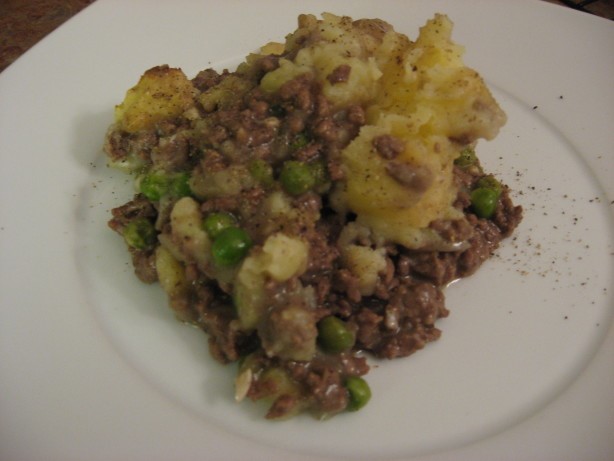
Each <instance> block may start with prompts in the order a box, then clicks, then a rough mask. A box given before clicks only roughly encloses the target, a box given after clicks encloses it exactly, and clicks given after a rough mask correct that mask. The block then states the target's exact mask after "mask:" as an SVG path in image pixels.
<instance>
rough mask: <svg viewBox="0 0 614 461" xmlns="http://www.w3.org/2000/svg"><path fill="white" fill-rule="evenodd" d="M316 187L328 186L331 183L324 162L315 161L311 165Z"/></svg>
mask: <svg viewBox="0 0 614 461" xmlns="http://www.w3.org/2000/svg"><path fill="white" fill-rule="evenodd" d="M309 167H310V168H311V173H312V174H313V177H314V181H315V184H316V185H322V184H326V183H327V182H328V181H329V177H328V169H327V168H326V163H324V162H323V161H320V160H318V161H315V162H312V163H310V164H309Z"/></svg>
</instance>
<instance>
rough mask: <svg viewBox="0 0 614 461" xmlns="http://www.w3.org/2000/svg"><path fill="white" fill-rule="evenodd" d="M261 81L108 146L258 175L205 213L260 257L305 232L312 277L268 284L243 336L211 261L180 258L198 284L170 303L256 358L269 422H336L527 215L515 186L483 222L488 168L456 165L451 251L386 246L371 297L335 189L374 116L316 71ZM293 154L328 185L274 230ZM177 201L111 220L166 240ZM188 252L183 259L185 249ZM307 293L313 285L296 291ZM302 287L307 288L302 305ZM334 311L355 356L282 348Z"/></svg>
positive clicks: (180, 166)
mask: <svg viewBox="0 0 614 461" xmlns="http://www.w3.org/2000/svg"><path fill="white" fill-rule="evenodd" d="M368 24H370V26H369V27H370V29H369V30H370V33H372V34H375V35H378V34H381V33H382V30H381V29H380V28H379V27H375V26H374V24H373V23H368ZM365 27H366V23H365ZM278 61H279V60H278V58H277V57H274V56H267V57H264V58H262V59H261V60H260V61H259V63H258V65H257V66H256V68H255V70H254V72H255V75H254V76H252V78H254V79H258V78H260V76H262V75H263V74H264V73H265V72H268V71H270V70H272V69H275V68H277V66H278V65H279V62H278ZM350 72H351V68H350V67H349V66H339V67H337V68H335V69H334V70H333V71H332V72H331V73H330V75H329V76H328V81H329V82H330V83H331V84H335V85H338V84H342V83H344V82H346V81H347V80H348V79H349V76H350ZM229 76H230V74H228V73H226V72H225V73H221V74H220V73H217V72H215V71H213V70H210V69H209V70H205V71H202V72H200V73H199V74H198V75H197V76H196V77H195V78H194V79H193V80H192V84H193V86H194V88H195V89H196V90H197V91H199V92H205V91H208V90H209V89H211V88H213V87H214V86H215V85H218V84H219V83H220V82H222V81H223V80H224V79H226V78H229ZM255 83H256V82H255V81H254V82H251V86H249V88H248V89H247V90H245V91H244V92H243V93H238V94H237V95H235V97H233V98H231V99H230V100H228V101H225V102H224V105H223V107H217V108H215V109H212V110H209V109H207V110H205V108H204V107H200V106H199V107H196V112H197V113H198V114H199V115H198V117H197V118H196V120H192V119H188V118H181V117H179V118H177V119H173V120H166V121H164V122H163V123H160V124H159V125H158V126H156V127H155V128H154V129H151V130H143V131H140V132H137V133H131V134H129V133H125V132H123V131H121V130H117V129H115V130H114V129H112V130H111V131H110V132H109V134H108V135H107V140H106V144H105V149H106V151H107V153H108V155H109V157H110V158H111V159H112V160H114V161H122V160H126V159H129V158H130V157H131V156H133V157H136V158H138V159H140V161H142V162H143V164H144V165H146V168H149V167H150V168H152V169H155V170H156V171H164V172H167V173H169V174H175V173H182V172H190V173H191V174H192V176H196V177H203V178H206V181H208V183H207V185H208V186H209V185H210V183H214V182H215V180H217V179H215V180H214V179H211V178H215V175H216V174H218V173H219V174H222V175H223V174H224V173H225V172H227V171H228V169H229V167H232V166H234V167H236V166H239V167H241V168H243V169H242V170H241V171H244V172H245V171H248V172H250V173H249V174H252V175H253V177H250V178H248V180H247V182H245V184H242V185H241V187H239V188H238V189H237V190H234V192H233V193H230V194H229V193H219V194H216V193H215V189H211V190H213V192H211V193H210V196H206V197H204V198H203V197H201V198H200V200H199V204H198V206H199V210H200V213H202V215H203V216H207V215H209V214H211V213H213V212H224V213H229V214H230V215H232V216H233V217H235V218H236V219H237V221H238V222H239V223H240V226H241V227H242V228H243V229H244V230H245V231H246V232H247V233H248V235H249V236H250V238H251V239H252V241H253V245H254V249H260V248H261V247H262V245H264V242H265V240H266V238H267V237H268V236H269V235H270V234H271V233H272V232H274V231H281V230H283V232H286V233H288V234H290V235H295V236H300V238H301V239H302V240H304V241H305V242H307V243H308V248H309V257H308V265H307V267H306V270H305V271H304V272H303V273H302V274H301V275H300V277H298V278H293V279H290V280H287V281H284V282H278V281H275V280H273V279H272V278H267V279H266V280H265V282H264V283H265V285H266V294H267V300H268V304H267V307H266V309H267V311H266V316H265V318H264V320H261V321H260V323H259V324H258V325H257V326H256V328H255V329H254V330H252V331H243V330H242V328H241V325H240V322H239V320H238V318H237V313H236V311H235V308H234V307H233V300H232V299H231V296H230V295H229V290H228V286H229V282H228V281H226V282H225V283H224V285H223V287H222V283H221V282H220V283H219V284H218V283H217V282H216V281H215V280H212V279H211V278H210V277H209V275H208V274H209V273H210V270H211V268H210V267H202V266H201V265H200V264H202V263H200V264H199V263H197V262H195V261H197V259H196V258H192V257H186V258H184V259H183V260H181V264H182V265H183V268H184V275H185V278H186V281H187V285H186V286H187V288H185V290H184V291H182V292H181V293H179V294H175V295H173V296H171V298H170V305H171V307H172V308H173V310H174V311H175V313H176V315H177V317H178V318H179V319H181V320H183V321H186V322H190V323H192V324H195V325H197V326H198V327H200V328H201V329H202V330H203V331H205V332H206V333H207V334H208V338H209V339H208V341H209V349H210V352H211V355H212V356H213V357H214V358H215V359H216V360H218V361H220V362H222V363H229V362H235V361H239V360H240V359H241V360H243V361H248V362H249V373H251V374H252V375H253V376H252V375H247V377H246V378H245V379H248V378H249V380H250V381H249V387H248V388H246V389H244V391H245V392H244V394H245V395H246V396H247V397H249V398H251V399H254V400H259V399H261V398H264V397H267V398H270V399H272V401H273V403H272V405H271V407H270V409H269V411H268V414H267V417H269V418H278V417H283V416H288V415H291V414H293V413H294V412H296V411H299V410H300V409H303V408H306V407H307V408H311V409H312V410H314V411H315V412H316V413H317V414H319V415H329V414H335V413H337V412H339V411H342V410H344V409H345V408H346V407H347V406H348V399H349V395H348V391H347V389H346V387H345V385H344V383H345V380H346V379H348V377H359V376H362V375H364V374H366V373H367V371H368V369H369V367H368V365H367V362H366V358H365V355H364V354H365V353H367V354H370V355H372V356H375V357H378V358H385V359H393V358H398V357H405V356H408V355H410V354H413V353H414V352H416V351H417V350H419V349H422V348H423V347H424V346H425V345H426V344H427V343H429V342H431V341H434V340H436V339H438V338H439V337H440V335H441V331H440V330H439V329H438V328H437V327H436V326H435V325H436V322H437V320H438V319H439V318H443V317H446V316H448V314H449V311H448V309H447V308H446V306H445V298H444V294H443V289H444V288H445V286H446V285H447V284H449V283H450V282H451V281H453V280H456V279H458V278H461V277H466V276H468V275H471V274H472V273H474V272H475V271H476V270H477V269H478V267H479V266H480V265H481V264H482V263H483V262H484V261H485V260H487V259H488V258H489V257H490V256H491V255H492V253H493V252H494V251H495V250H496V248H497V247H498V245H499V244H500V242H501V240H502V239H503V238H505V237H507V236H509V235H510V233H511V232H512V231H513V230H514V229H515V228H516V227H517V226H518V224H519V222H520V220H521V219H522V209H521V208H520V207H518V206H515V205H514V204H513V203H512V200H511V198H510V194H509V190H508V189H507V187H505V186H503V187H502V191H501V195H500V198H499V200H498V203H497V207H496V210H495V213H494V215H493V216H492V217H491V218H489V219H485V218H479V217H478V216H476V214H475V213H474V212H473V210H472V208H471V198H470V191H471V190H472V189H473V188H474V187H475V184H476V183H477V181H479V180H480V179H481V178H482V177H483V176H484V173H483V172H482V170H481V168H480V167H479V165H477V166H476V167H475V168H470V169H463V168H459V167H455V169H454V181H455V184H456V186H457V188H458V196H457V197H456V200H455V203H454V206H455V207H456V208H457V209H458V210H460V211H462V217H461V218H459V219H455V220H440V221H434V222H432V223H431V225H430V230H431V231H433V233H434V234H436V235H437V236H439V237H440V239H441V247H442V248H443V250H442V248H440V249H439V250H435V249H432V248H423V249H420V250H411V249H408V248H405V247H402V246H399V245H394V244H392V243H390V242H387V243H385V246H384V247H381V246H380V247H379V248H384V250H385V269H384V270H383V271H381V272H380V273H379V274H378V280H377V282H376V285H375V289H374V290H373V291H372V292H371V291H369V293H370V294H368V295H366V294H364V293H365V292H363V291H361V282H360V280H359V278H358V277H357V276H356V275H355V274H353V273H352V272H351V271H350V270H349V269H348V268H346V267H343V265H342V264H341V257H340V255H341V254H342V251H341V250H342V248H340V247H339V244H338V241H339V236H340V233H341V231H342V229H343V228H344V226H346V225H347V224H348V223H351V222H352V221H354V220H355V219H356V216H355V215H353V214H352V213H349V212H348V213H347V214H343V213H338V212H337V211H335V210H333V208H332V206H331V204H330V203H328V196H327V192H328V189H326V188H327V187H330V184H328V183H330V181H340V180H342V179H343V178H344V177H345V174H346V173H345V171H344V170H343V168H342V166H341V162H340V155H341V154H340V152H341V151H342V150H343V148H344V147H346V146H347V145H348V143H349V142H350V141H351V140H352V139H354V138H355V137H356V135H357V134H358V132H359V130H360V127H361V126H362V125H364V124H365V120H366V114H365V110H364V108H363V107H361V106H360V105H351V106H349V107H341V108H334V107H333V105H332V104H331V103H330V102H329V101H328V100H327V99H326V98H325V97H324V94H323V92H322V88H321V85H319V84H318V83H316V82H315V81H314V79H313V78H312V76H311V75H310V74H309V73H306V74H302V75H299V76H298V77H296V78H293V79H291V80H289V81H288V82H286V83H285V84H283V85H282V86H281V88H280V89H279V91H278V92H276V93H272V94H265V93H264V92H262V91H261V90H259V89H258V87H257V85H256V84H255ZM456 142H465V141H464V140H461V139H457V140H456ZM373 148H374V150H375V152H377V154H378V155H379V156H380V157H381V158H382V161H385V162H387V164H388V165H389V167H388V169H387V170H386V171H387V172H388V174H389V175H390V176H391V177H392V178H393V179H394V180H395V181H397V182H398V183H400V184H402V185H404V186H405V187H408V188H411V189H413V190H414V191H417V192H420V191H424V190H425V189H427V188H428V187H429V185H430V182H431V180H432V174H431V172H430V171H428V170H425V169H424V168H423V167H416V168H414V167H413V166H411V165H409V164H407V163H403V162H399V161H398V159H397V157H399V156H400V154H402V153H403V151H404V149H405V144H404V142H402V141H401V140H399V139H397V138H395V137H393V136H390V135H382V136H378V137H376V138H375V139H374V140H373ZM288 159H292V161H298V162H301V163H303V164H305V165H308V166H310V167H315V166H318V165H319V166H320V168H321V169H322V170H323V172H322V173H321V174H322V175H323V176H324V177H325V178H324V181H322V183H321V184H316V185H315V186H314V187H313V189H312V190H309V191H307V192H304V193H300V194H298V195H296V196H294V197H292V199H291V200H290V201H289V204H287V206H289V207H290V208H291V209H292V210H293V211H294V215H293V218H292V220H291V221H284V220H283V219H280V220H279V221H275V222H271V220H270V218H268V217H267V215H266V213H263V209H264V208H263V207H265V206H266V200H267V198H268V197H269V196H270V193H271V190H274V185H272V182H273V183H274V182H275V181H276V178H278V177H279V175H280V171H281V169H282V167H283V164H284V162H285V161H287V160H288ZM395 159H396V160H395ZM255 162H261V163H260V165H261V166H262V164H263V163H264V165H265V166H266V168H268V170H266V171H265V172H264V173H263V172H260V173H259V174H260V175H261V177H260V176H259V177H258V178H257V181H256V180H254V178H256V176H257V175H255V174H253V173H251V172H252V168H253V165H254V164H255ZM256 164H257V163H256ZM267 175H268V176H267ZM220 177H223V176H220ZM223 178H224V179H223V180H219V181H220V184H218V187H219V188H221V190H225V189H224V187H226V186H227V184H226V182H227V181H231V180H232V178H230V179H229V178H228V177H223ZM327 184H328V185H327ZM207 190H208V191H209V189H207ZM207 193H208V194H209V192H207ZM177 198H178V197H171V199H170V200H168V201H166V202H163V201H154V200H150V199H147V198H146V197H145V196H143V195H142V194H137V195H136V196H135V198H134V199H133V200H131V201H130V202H128V203H126V204H125V205H123V206H120V207H118V208H116V209H114V210H113V211H112V214H113V217H112V219H111V220H110V222H109V226H110V227H111V228H112V229H113V230H115V231H116V232H118V233H120V234H123V232H124V231H125V229H126V226H128V225H129V224H130V223H131V222H132V221H134V220H137V219H143V218H145V219H146V220H148V221H149V222H151V223H152V225H154V224H155V229H156V232H157V233H159V234H161V235H160V236H159V238H160V239H163V238H165V237H166V238H167V239H168V236H169V234H168V233H169V227H170V224H169V220H170V216H169V215H170V210H171V209H172V206H173V203H174V201H176V200H177ZM156 244H157V243H156ZM156 244H152V246H151V247H147V248H144V249H143V248H142V249H138V250H137V249H134V248H131V249H130V252H131V255H132V260H133V265H134V268H135V272H136V274H137V276H138V277H139V278H140V279H141V280H142V281H144V282H147V283H152V282H154V281H156V280H157V278H158V274H157V271H156V263H155V251H154V250H155V248H154V247H155V245H156ZM356 244H358V245H362V246H364V247H367V248H375V247H378V245H381V243H377V244H376V243H375V242H374V241H371V240H370V239H369V238H368V237H364V236H363V237H360V238H357V240H356ZM444 250H445V251H444ZM177 253H178V254H179V253H181V251H177ZM178 257H179V258H180V259H181V255H180V254H179V256H178ZM232 275H233V273H232V271H231V270H229V271H228V273H227V274H225V275H224V276H225V277H228V278H229V280H230V277H231V276H232ZM297 287H303V289H304V291H302V292H300V291H297V290H298V288H297ZM296 293H300V299H299V300H298V301H297V299H298V298H297V296H299V295H297V294H296ZM289 312H292V313H293V315H298V317H297V318H299V320H300V316H301V315H303V314H304V315H305V316H306V317H309V318H310V319H311V320H310V322H309V323H308V324H307V325H303V324H300V323H297V325H294V324H293V323H292V322H297V320H296V318H290V317H288V316H286V314H288V313H289ZM329 316H334V317H336V318H338V319H341V320H343V321H344V322H345V323H346V324H347V328H348V329H349V331H350V332H351V333H352V334H353V335H354V336H355V345H354V347H353V348H352V349H351V350H347V351H343V352H341V353H336V354H330V353H325V352H323V351H322V350H320V349H321V348H318V350H317V352H316V353H315V355H314V356H313V359H311V360H308V361H300V360H292V359H287V358H285V357H284V355H283V353H277V352H276V351H277V349H276V348H278V347H279V345H280V338H282V339H283V341H285V344H286V345H287V347H289V348H291V349H293V350H302V349H301V348H304V347H305V346H306V345H307V344H308V343H309V341H313V339H314V337H315V336H317V334H318V332H317V330H316V325H317V324H318V322H319V321H321V320H322V319H324V318H326V317H329ZM295 327H296V328H295ZM246 357H247V358H246ZM242 363H243V365H242V367H243V368H245V367H246V365H245V362H242ZM243 368H242V369H243Z"/></svg>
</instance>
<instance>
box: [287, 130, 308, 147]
mask: <svg viewBox="0 0 614 461" xmlns="http://www.w3.org/2000/svg"><path fill="white" fill-rule="evenodd" d="M310 141H311V137H310V136H309V135H308V134H307V133H306V132H304V131H303V132H301V133H299V134H297V135H296V136H295V137H294V139H293V140H292V142H290V145H289V146H288V147H290V150H299V149H302V148H303V147H305V146H306V145H307V144H309V142H310Z"/></svg>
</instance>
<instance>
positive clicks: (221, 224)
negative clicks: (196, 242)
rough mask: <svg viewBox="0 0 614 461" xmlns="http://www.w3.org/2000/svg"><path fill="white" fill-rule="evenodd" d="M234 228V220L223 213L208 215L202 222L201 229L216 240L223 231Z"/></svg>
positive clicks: (231, 216) (228, 214) (235, 223)
mask: <svg viewBox="0 0 614 461" xmlns="http://www.w3.org/2000/svg"><path fill="white" fill-rule="evenodd" d="M236 226H237V220H236V218H235V217H234V216H233V215H231V214H230V213H226V212H224V211H219V212H213V213H210V214H208V215H207V217H206V218H205V219H204V220H203V229H204V230H205V232H207V234H209V237H211V238H212V239H214V238H216V237H217V236H218V235H219V234H220V233H221V232H222V231H223V230H224V229H227V228H229V227H236Z"/></svg>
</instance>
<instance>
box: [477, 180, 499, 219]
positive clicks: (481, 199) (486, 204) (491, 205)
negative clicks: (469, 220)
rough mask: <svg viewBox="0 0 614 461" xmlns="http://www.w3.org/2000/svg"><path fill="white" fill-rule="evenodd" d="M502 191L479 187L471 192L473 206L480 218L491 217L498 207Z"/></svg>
mask: <svg viewBox="0 0 614 461" xmlns="http://www.w3.org/2000/svg"><path fill="white" fill-rule="evenodd" d="M499 195H500V193H499V192H498V191H496V190H494V189H489V188H485V187H478V188H477V189H474V190H473V191H472V192H471V206H472V208H473V211H474V212H475V214H476V215H477V216H478V217H480V218H490V217H491V216H492V215H493V214H494V213H495V210H496V209H497V202H498V200H499Z"/></svg>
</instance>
